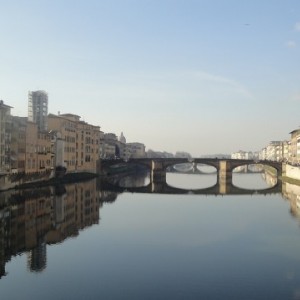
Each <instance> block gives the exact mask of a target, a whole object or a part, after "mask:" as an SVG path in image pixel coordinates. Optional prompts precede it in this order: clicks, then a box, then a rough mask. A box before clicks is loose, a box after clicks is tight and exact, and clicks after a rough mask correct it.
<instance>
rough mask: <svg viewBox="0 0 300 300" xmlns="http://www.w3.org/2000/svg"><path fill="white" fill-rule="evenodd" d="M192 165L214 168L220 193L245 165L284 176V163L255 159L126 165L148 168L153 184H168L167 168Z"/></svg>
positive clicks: (143, 161)
mask: <svg viewBox="0 0 300 300" xmlns="http://www.w3.org/2000/svg"><path fill="white" fill-rule="evenodd" d="M120 162H123V163H125V162H124V161H122V160H109V161H104V162H103V166H106V167H107V166H111V167H112V166H113V165H116V164H120ZM183 163H192V164H193V167H194V168H196V167H197V165H198V164H204V165H208V166H212V167H214V168H215V169H216V172H217V184H218V185H219V189H220V191H221V190H222V188H224V189H226V187H227V186H230V185H232V172H233V170H234V169H235V168H237V167H239V166H244V165H265V166H269V167H272V168H274V169H275V170H276V171H277V172H276V173H277V179H280V178H281V176H282V163H281V162H276V161H269V160H253V159H228V158H192V159H187V158H136V159H130V160H128V161H127V162H126V164H139V165H144V166H146V167H147V168H148V169H149V171H150V173H151V176H150V181H151V182H152V183H166V172H167V168H168V167H170V166H174V165H177V164H183ZM225 192H226V191H225Z"/></svg>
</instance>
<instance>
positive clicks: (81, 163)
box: [48, 114, 100, 173]
mask: <svg viewBox="0 0 300 300" xmlns="http://www.w3.org/2000/svg"><path fill="white" fill-rule="evenodd" d="M48 128H49V130H53V131H57V132H60V134H61V138H62V139H63V140H64V153H63V155H64V167H66V168H67V172H93V173H95V172H96V166H97V161H98V159H99V149H100V127H99V126H94V125H91V124H88V123H86V122H84V121H81V120H80V116H77V115H74V114H60V115H54V114H49V115H48Z"/></svg>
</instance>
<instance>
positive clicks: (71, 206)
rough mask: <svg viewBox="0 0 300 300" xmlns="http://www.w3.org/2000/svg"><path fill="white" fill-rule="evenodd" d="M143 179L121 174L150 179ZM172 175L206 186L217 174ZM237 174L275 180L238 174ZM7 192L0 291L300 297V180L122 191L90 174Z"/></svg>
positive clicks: (55, 295)
mask: <svg viewBox="0 0 300 300" xmlns="http://www.w3.org/2000/svg"><path fill="white" fill-rule="evenodd" d="M138 181H139V182H136V181H133V180H131V179H129V178H127V179H124V180H123V181H122V183H123V184H126V185H130V184H132V185H138V186H139V185H143V184H144V183H146V184H147V183H149V180H148V179H146V180H144V179H143V178H140V179H139V180H138ZM167 182H168V184H169V185H172V186H174V187H179V188H187V189H200V188H205V187H209V186H213V185H214V184H215V183H216V175H214V174H208V175H184V174H168V176H167ZM233 183H234V185H236V186H238V187H241V188H252V189H265V188H267V187H269V186H270V185H271V184H273V183H274V182H273V181H272V179H271V178H267V181H265V180H264V179H263V178H262V175H261V174H234V178H233ZM11 193H12V192H11ZM1 197H2V198H1V201H2V202H1V211H0V212H1V214H0V221H1V223H0V225H1V226H2V227H1V232H0V237H1V242H0V243H1V244H0V246H1V248H0V249H1V250H0V251H1V253H0V259H1V269H0V271H1V272H2V273H1V278H0V299H300V227H299V224H300V223H299V215H300V209H299V204H300V187H299V186H293V185H289V184H284V185H283V186H282V193H279V194H266V195H259V194H256V195H219V196H216V195H167V194H144V193H128V192H123V193H120V194H118V193H116V192H113V191H104V190H103V189H102V188H101V184H99V183H97V182H96V181H90V182H86V183H78V184H74V185H67V186H65V187H60V188H56V190H55V189H53V188H51V189H49V188H45V189H43V190H42V191H39V192H38V191H28V193H27V194H24V193H23V194H22V195H9V194H5V195H4V194H2V196H1ZM297 201H298V202H297Z"/></svg>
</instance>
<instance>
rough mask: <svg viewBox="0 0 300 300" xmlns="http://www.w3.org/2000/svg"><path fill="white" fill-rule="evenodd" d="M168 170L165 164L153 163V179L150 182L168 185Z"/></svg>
mask: <svg viewBox="0 0 300 300" xmlns="http://www.w3.org/2000/svg"><path fill="white" fill-rule="evenodd" d="M166 174H167V173H166V170H165V168H164V164H163V162H160V161H154V160H153V161H152V166H151V177H150V181H151V182H152V183H159V182H162V183H166V177H167V175H166Z"/></svg>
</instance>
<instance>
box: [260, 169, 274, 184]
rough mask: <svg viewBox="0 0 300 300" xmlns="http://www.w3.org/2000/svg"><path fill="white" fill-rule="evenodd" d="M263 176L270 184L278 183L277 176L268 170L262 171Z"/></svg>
mask: <svg viewBox="0 0 300 300" xmlns="http://www.w3.org/2000/svg"><path fill="white" fill-rule="evenodd" d="M262 177H263V179H264V180H265V181H266V183H267V185H268V186H274V185H275V184H277V177H274V176H273V175H271V174H269V173H267V172H265V173H262Z"/></svg>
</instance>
